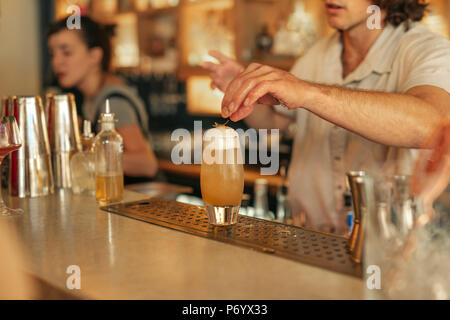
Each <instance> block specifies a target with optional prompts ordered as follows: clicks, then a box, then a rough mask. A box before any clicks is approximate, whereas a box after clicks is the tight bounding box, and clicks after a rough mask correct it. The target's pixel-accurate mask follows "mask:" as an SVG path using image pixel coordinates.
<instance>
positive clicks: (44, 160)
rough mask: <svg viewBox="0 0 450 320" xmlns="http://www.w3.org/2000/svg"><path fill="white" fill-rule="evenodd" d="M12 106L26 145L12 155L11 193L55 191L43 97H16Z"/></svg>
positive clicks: (36, 193) (30, 194) (10, 170)
mask: <svg viewBox="0 0 450 320" xmlns="http://www.w3.org/2000/svg"><path fill="white" fill-rule="evenodd" d="M12 107H13V108H12V109H13V110H12V115H13V116H14V117H15V118H16V120H17V123H18V125H19V129H20V137H21V140H22V148H20V149H19V150H17V151H13V152H12V153H11V154H10V156H9V161H10V163H9V183H8V189H9V193H10V195H12V196H16V197H19V198H24V197H39V196H46V195H48V194H52V193H53V189H54V187H53V174H52V165H51V162H50V146H49V142H48V136H47V130H46V121H45V115H44V110H43V108H42V100H41V97H39V96H28V97H19V98H15V97H13V98H12Z"/></svg>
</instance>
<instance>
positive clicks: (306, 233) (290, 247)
mask: <svg viewBox="0 0 450 320" xmlns="http://www.w3.org/2000/svg"><path fill="white" fill-rule="evenodd" d="M101 209H102V210H104V211H107V212H111V213H115V214H120V215H122V216H126V217H129V218H133V219H137V220H141V221H145V222H148V223H152V224H156V225H159V226H163V227H167V228H170V229H175V230H178V231H183V232H186V233H190V234H193V235H196V236H200V237H204V238H208V239H213V240H217V241H221V242H226V243H229V244H233V245H237V246H242V247H247V248H251V249H254V250H258V251H261V252H264V253H268V254H272V255H276V256H280V257H284V258H288V259H292V260H295V261H299V262H302V263H307V264H311V265H314V266H318V267H322V268H325V269H328V270H332V271H336V272H340V273H345V274H349V275H352V276H356V277H361V265H359V264H356V263H354V262H352V261H351V259H350V254H349V253H348V251H347V248H346V244H347V239H345V238H343V237H339V236H334V235H331V234H326V233H320V232H315V231H311V230H306V229H303V228H298V227H294V226H291V225H285V224H281V223H277V222H272V221H266V220H261V219H257V218H252V217H247V216H243V215H240V216H239V220H238V223H237V224H236V225H234V226H232V227H227V228H223V227H214V226H212V225H210V224H209V223H208V218H207V216H206V211H205V208H203V207H198V206H194V205H190V204H185V203H181V202H177V201H173V200H166V199H160V198H151V199H148V200H141V201H135V202H127V203H120V204H113V205H109V206H105V207H101Z"/></svg>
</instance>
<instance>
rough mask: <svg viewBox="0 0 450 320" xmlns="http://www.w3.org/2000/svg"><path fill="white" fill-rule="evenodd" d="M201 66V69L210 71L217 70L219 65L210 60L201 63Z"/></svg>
mask: <svg viewBox="0 0 450 320" xmlns="http://www.w3.org/2000/svg"><path fill="white" fill-rule="evenodd" d="M202 67H203V69H207V70H209V71H212V72H217V70H218V69H219V65H218V64H216V63H212V62H204V63H203V64H202Z"/></svg>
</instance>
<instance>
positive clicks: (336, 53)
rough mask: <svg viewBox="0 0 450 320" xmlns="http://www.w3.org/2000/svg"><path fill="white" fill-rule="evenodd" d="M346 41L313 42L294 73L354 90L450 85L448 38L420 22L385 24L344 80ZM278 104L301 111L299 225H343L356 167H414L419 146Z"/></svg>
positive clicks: (296, 180)
mask: <svg viewBox="0 0 450 320" xmlns="http://www.w3.org/2000/svg"><path fill="white" fill-rule="evenodd" d="M342 48H343V47H342V43H341V39H340V34H339V33H338V32H337V33H335V34H333V35H332V36H330V37H328V38H325V39H323V40H321V41H319V42H318V43H317V44H315V45H314V46H313V47H312V48H311V49H310V50H309V51H308V52H307V53H306V54H305V55H304V56H303V57H301V58H300V59H299V60H298V61H297V62H296V64H295V65H294V67H293V68H292V70H291V72H292V73H293V74H294V75H296V76H298V77H299V78H300V79H303V80H306V81H311V82H318V83H322V84H327V85H335V86H341V87H344V88H348V89H358V90H371V91H382V92H395V93H404V92H406V91H407V90H408V89H411V88H413V87H415V86H419V85H432V86H436V87H439V88H442V89H444V90H446V91H447V92H450V41H448V40H447V39H445V38H443V37H441V36H439V35H436V34H434V33H432V32H431V31H429V30H428V29H427V28H426V27H424V26H422V25H421V24H419V23H411V24H410V29H409V31H406V29H405V27H404V26H403V25H400V26H398V27H394V26H392V25H387V26H386V27H385V28H384V30H383V31H382V33H381V34H380V36H379V37H378V38H377V40H376V41H375V43H374V44H373V46H372V47H371V49H370V50H369V52H368V54H367V56H366V57H365V59H364V61H363V62H362V63H361V64H360V65H359V66H358V68H357V69H356V70H354V71H353V72H352V73H350V74H349V75H348V76H347V77H346V78H345V79H344V78H343V67H342V63H341V53H342ZM276 110H277V111H279V112H280V113H283V114H287V115H291V116H293V115H295V117H296V124H297V133H296V136H295V139H294V144H293V152H292V158H291V164H290V167H289V173H288V174H289V185H290V189H289V197H290V205H291V210H292V215H293V218H294V222H295V223H296V224H297V225H304V226H307V227H311V228H317V229H320V230H323V231H333V232H336V233H344V232H345V228H346V221H345V219H346V217H345V216H343V214H342V207H343V192H344V191H345V187H346V176H345V174H346V172H348V171H350V170H365V171H369V172H374V171H376V172H383V173H384V174H410V171H411V169H412V166H413V164H414V160H415V159H414V158H415V155H416V152H417V150H413V149H404V148H394V147H388V146H385V145H381V144H378V143H375V142H373V141H370V140H367V139H365V138H363V137H361V136H359V135H357V134H355V133H352V132H350V131H348V130H346V129H343V128H341V127H338V126H336V125H334V124H332V123H330V122H328V121H326V120H323V119H322V118H320V117H318V116H316V115H314V114H312V113H311V112H308V111H307V110H305V109H296V110H286V109H284V108H282V107H281V106H277V107H276ZM380 125H381V126H382V125H383V124H382V123H380Z"/></svg>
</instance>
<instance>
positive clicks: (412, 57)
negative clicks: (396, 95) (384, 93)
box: [398, 32, 450, 93]
mask: <svg viewBox="0 0 450 320" xmlns="http://www.w3.org/2000/svg"><path fill="white" fill-rule="evenodd" d="M402 51H403V54H402V55H401V56H402V64H403V66H402V68H401V70H400V73H399V78H398V81H399V82H398V89H399V92H401V93H405V92H406V91H408V90H409V89H411V88H413V87H416V86H421V85H430V86H435V87H438V88H441V89H444V90H445V91H447V92H449V93H450V81H449V79H450V41H449V40H447V39H445V38H444V37H441V36H438V35H436V34H433V33H431V32H427V34H426V35H424V36H420V35H419V34H416V37H415V38H414V39H413V40H410V41H408V43H407V45H404V46H402Z"/></svg>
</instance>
